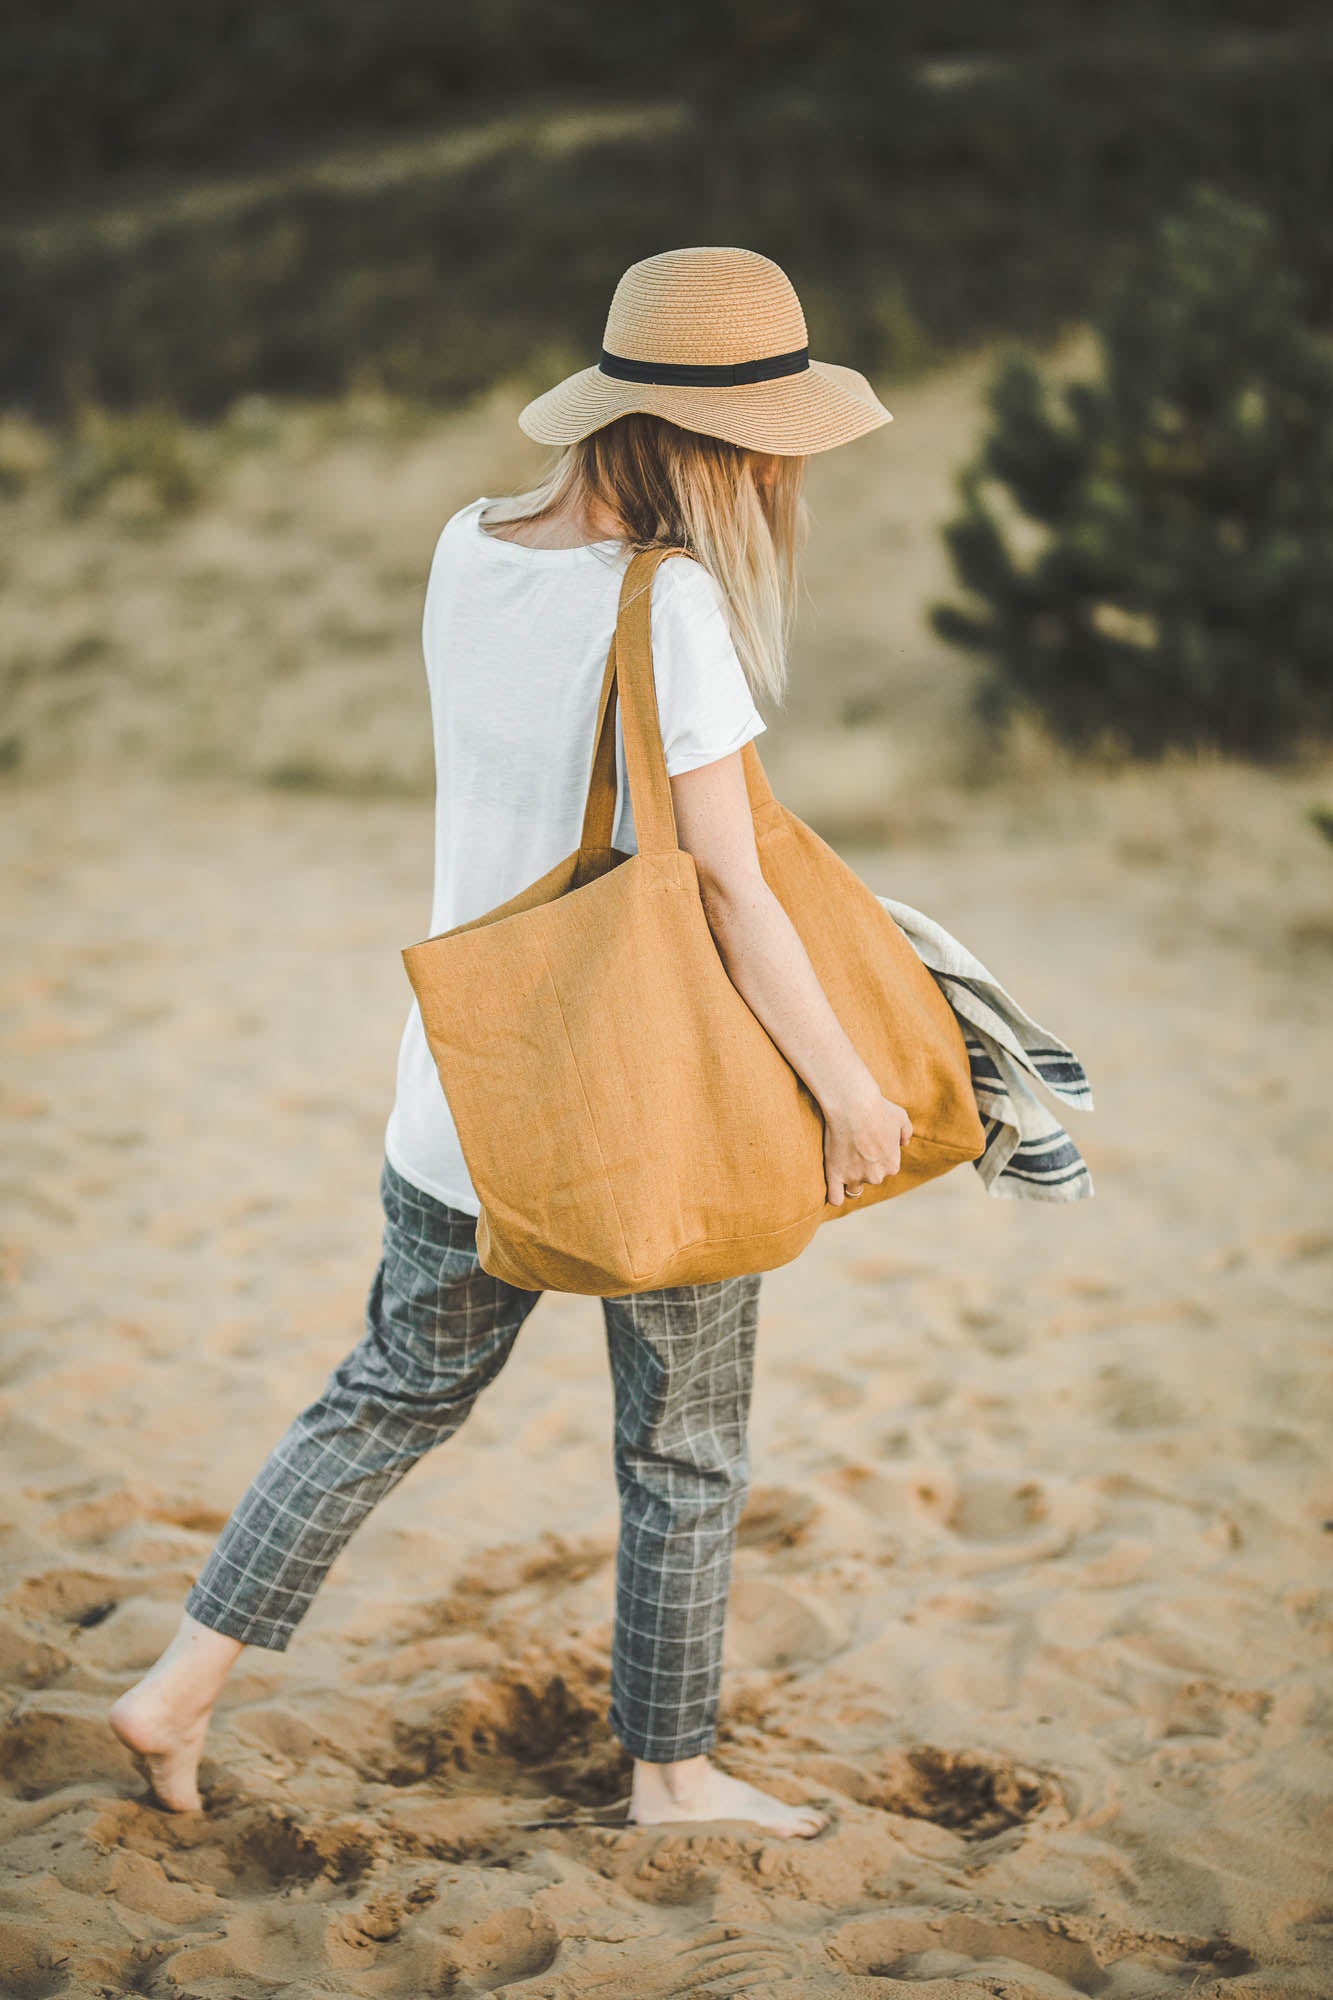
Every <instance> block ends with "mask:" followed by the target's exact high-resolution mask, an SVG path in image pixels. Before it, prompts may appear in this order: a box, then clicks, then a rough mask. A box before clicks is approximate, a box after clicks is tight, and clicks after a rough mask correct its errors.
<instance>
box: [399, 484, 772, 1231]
mask: <svg viewBox="0 0 1333 2000" xmlns="http://www.w3.org/2000/svg"><path fill="white" fill-rule="evenodd" d="M489 505H490V501H489V500H488V499H487V498H484V497H483V498H482V499H480V500H474V501H473V502H472V503H471V505H470V506H467V507H462V508H460V509H459V511H458V512H457V513H456V514H454V515H452V516H451V517H450V519H449V520H448V521H447V522H446V523H445V525H444V529H443V531H442V532H441V535H440V538H439V541H438V542H437V543H436V546H435V555H434V559H433V561H432V563H431V569H430V579H429V582H428V584H427V586H426V604H425V611H424V614H423V618H422V644H423V650H424V653H425V661H426V679H427V684H428V687H429V691H430V706H431V719H432V723H433V728H434V737H435V776H436V789H435V895H434V901H433V903H432V905H431V917H430V931H429V935H430V936H432V937H434V936H436V935H437V934H438V933H439V932H441V931H447V930H451V929H452V928H453V927H454V925H455V924H461V923H466V922H468V921H469V919H471V918H473V917H479V916H483V915H484V914H485V912H486V911H487V910H493V909H495V908H496V906H497V905H498V904H500V903H504V902H507V901H508V900H509V898H510V897H511V896H514V895H517V894H518V892H519V890H520V889H526V888H527V886H528V884H529V883H530V882H534V881H536V880H537V878H538V877H539V876H541V875H544V874H545V873H546V871H547V869H548V868H553V867H554V866H555V864H556V862H557V861H561V860H563V859H564V857H565V856H566V855H567V854H571V853H573V851H574V849H575V848H576V847H577V846H578V842H579V834H580V831H581V829H582V825H583V808H584V802H585V800H586V797H587V790H588V775H589V769H590V766H591V763H592V751H593V731H594V728H595V727H596V722H597V700H598V696H599V694H600V693H601V686H602V674H603V672H604V670H605V667H606V656H607V653H608V651H609V649H610V645H611V635H612V633H613V632H614V630H615V623H616V607H617V603H618V600H619V596H620V586H621V583H622V581H623V578H624V571H625V566H626V563H627V561H628V552H627V550H626V547H625V544H624V543H623V542H614V541H612V542H598V543H593V544H590V545H588V546H586V547H583V548H573V549H531V548H525V547H524V546H523V545H522V544H521V543H518V542H507V541H502V540H500V539H499V538H498V537H497V536H495V535H490V534H487V532H486V531H485V529H483V528H482V527H481V525H480V522H479V520H478V516H479V515H480V514H481V512H482V511H483V509H484V508H486V507H487V506H489ZM724 603H725V600H724V598H723V594H722V591H721V589H720V587H719V585H718V584H717V582H716V581H715V580H714V578H713V576H712V574H711V572H710V571H708V570H706V569H705V568H704V567H703V565H702V563H698V562H696V561H695V560H694V559H693V557H691V556H671V557H669V558H668V559H667V560H666V561H665V562H663V563H661V564H659V566H658V568H657V570H656V571H655V573H654V576H653V593H652V641H653V672H654V681H655V684H656V688H657V703H658V713H659V717H660V720H661V727H662V744H663V748H664V750H665V753H666V767H667V771H668V773H669V774H670V775H671V776H673V777H674V776H675V775H676V774H677V773H678V772H680V771H692V770H694V769H695V768H696V767H697V766H698V765H700V764H710V763H712V762H713V761H714V760H715V759H716V758H718V757H725V756H728V755H729V754H730V753H731V752H732V751H733V750H739V749H740V748H741V746H742V744H744V743H748V742H749V740H750V738H751V737H752V736H757V735H758V734H759V733H760V731H761V730H762V729H763V728H764V727H765V726H766V725H765V723H764V722H763V719H762V718H761V716H760V714H759V711H758V709H757V708H756V707H755V704H754V699H753V697H752V695H751V693H750V688H749V684H748V682H747V681H746V679H745V675H744V672H743V670H742V667H741V663H740V660H739V658H738V656H737V653H736V648H735V644H734V642H733V640H732V637H731V631H730V628H729V626H728V624H727V619H726V612H725V608H724ZM616 778H617V786H618V797H617V806H616V818H615V825H614V829H613V832H612V844H613V845H614V846H615V847H617V848H619V849H620V851H621V852H622V853H625V854H632V853H635V852H636V851H637V842H636V840H635V837H634V819H633V811H632V806H631V802H630V799H629V793H628V786H627V785H626V782H625V744H624V736H623V734H622V732H621V725H620V711H619V706H617V710H616ZM384 1146H385V1151H386V1153H387V1154H388V1157H389V1161H390V1163H391V1164H392V1165H393V1166H394V1167H395V1168H396V1169H397V1170H398V1172H399V1173H400V1174H402V1176H403V1177H404V1179H405V1180H408V1181H411V1182H412V1183H413V1185H414V1186H416V1187H419V1188H423V1189H424V1190H425V1191H426V1192H427V1193H428V1194H433V1195H435V1196H436V1197H437V1198H438V1199H439V1200H440V1201H444V1202H448V1203H449V1204H450V1205H451V1206H452V1207H454V1208H459V1209H462V1210H464V1211H465V1212H466V1213H467V1214H469V1215H476V1214H478V1213H479V1211H480V1203H479V1202H478V1199H477V1195H476V1192H475V1190H474V1188H473V1186H472V1182H471V1179H470V1178H469V1175H468V1171H467V1167H466V1165H465V1163H464V1160H463V1154H462V1150H461V1148H460V1146H459V1143H458V1135H457V1132H456V1130H455V1128H454V1122H453V1118H452V1116H451V1114H450V1111H449V1103H448V1099H447V1098H446V1097H445V1094H444V1091H443V1088H442V1087H441V1084H440V1080H439V1075H438V1072H437V1071H436V1068H435V1062H434V1058H433V1057H432V1055H431V1053H430V1049H429V1046H428V1044H427V1042H426V1036H425V1031H424V1030H423V1028H422V1025H421V1013H420V1010H419V1008H418V1006H417V1004H416V1001H415V1000H414V1001H413V1003H412V1009H411V1012H410V1013H409V1015H408V1017H407V1025H406V1027H405V1028H404V1030H403V1037H402V1042H401V1045H400V1047H399V1052H398V1087H397V1095H396V1098H395V1101H394V1106H393V1111H392V1113H391V1115H390V1118H389V1122H388V1126H387V1128H386V1130H385V1135H384Z"/></svg>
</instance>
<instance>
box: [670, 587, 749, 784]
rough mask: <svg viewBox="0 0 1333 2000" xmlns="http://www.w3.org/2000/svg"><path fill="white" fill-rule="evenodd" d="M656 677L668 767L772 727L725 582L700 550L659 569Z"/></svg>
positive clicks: (711, 757) (700, 760)
mask: <svg viewBox="0 0 1333 2000" xmlns="http://www.w3.org/2000/svg"><path fill="white" fill-rule="evenodd" d="M652 634H653V680H654V684H655V686H656V689H657V712H658V717H659V720H660V722H661V726H662V748H663V750H664V751H665V753H666V767H667V773H668V775H669V776H670V777H673V778H674V777H676V776H677V775H678V774H679V773H680V772H681V771H694V770H697V769H698V767H699V766H700V765H701V764H711V763H713V762H715V761H716V759H717V758H719V757H726V756H729V755H730V753H731V752H732V751H733V750H739V749H740V748H741V746H742V745H743V744H745V743H748V742H749V741H750V739H751V737H752V736H758V735H759V733H760V732H761V730H763V729H765V728H766V727H767V724H766V723H765V722H764V720H763V718H762V716H761V715H760V713H759V710H758V709H757V708H756V707H755V704H754V697H753V695H752V694H751V693H750V686H749V682H748V681H747V680H746V678H745V670H744V668H743V667H742V666H741V662H740V656H739V654H738V653H737V651H736V645H735V641H734V640H733V639H732V636H731V628H730V626H729V625H728V623H727V614H726V609H725V600H724V598H723V594H722V589H721V586H720V585H719V584H718V582H717V580H716V578H715V577H714V576H713V574H712V572H711V571H710V570H707V569H705V568H704V566H703V564H702V563H700V562H696V561H695V560H694V558H693V557H692V556H671V557H669V558H668V559H667V561H665V562H662V563H659V564H658V566H657V569H656V571H655V572H654V574H653V598H652Z"/></svg>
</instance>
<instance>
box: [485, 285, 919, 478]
mask: <svg viewBox="0 0 1333 2000" xmlns="http://www.w3.org/2000/svg"><path fill="white" fill-rule="evenodd" d="M808 340H809V336H808V334H807V333H806V326H805V315H804V313H803V312H802V311H801V302H800V300H799V299H798V298H797V296H796V293H795V291H794V289H793V287H792V283H791V280H790V279H789V278H788V276H787V274H786V272H785V271H784V270H782V268H781V266H780V265H777V264H775V263H774V262H773V261H772V259H771V258H769V257H761V256H760V255H759V253H758V252H757V251H755V250H737V249H730V248H722V247H705V248H701V249H690V250H664V251H662V253H661V254H660V256H657V257H644V258H643V259H641V261H640V262H639V263H637V264H631V265H630V267H629V269H628V270H627V271H626V272H625V274H624V276H623V277H622V278H621V280H620V282H619V284H618V285H617V286H616V289H615V293H614V296H613V297H612V300H611V310H610V312H609V313H608V314H607V317H606V330H605V332H604V333H603V335H602V356H601V359H600V361H598V362H596V363H594V365H593V366H592V367H591V368H580V369H579V370H578V371H577V373H575V374H573V375H567V376H566V377H565V379H564V381H563V382H557V383H556V385H555V387H554V388H553V389H548V390H546V392H545V394H544V395H541V396H537V397H535V398H534V400H533V401H532V402H530V403H528V404H527V405H526V407H525V408H524V409H522V410H521V411H520V412H519V418H518V422H519V428H520V430H522V431H524V432H525V433H526V435H527V436H528V437H530V438H535V439H536V440H537V442H538V443H539V444H557V445H559V444H574V443H576V442H577V440H578V439H579V438H585V437H587V436H588V434H589V432H591V431H596V430H600V429H601V427H602V425H603V424H609V423H611V422H612V421H613V419H614V418H616V417H623V416H625V415H627V414H628V413H629V412H630V411H631V410H646V411H648V412H649V413H650V414H652V415H653V416H658V417H666V418H668V419H669V420H670V422H672V423H673V424H680V425H681V426H682V428H684V429H685V430H692V431H703V432H704V433H706V434H707V435H708V436H710V437H720V438H727V439H729V440H730V441H731V443H732V444H739V445H745V446H747V447H748V448H749V449H750V450H751V451H763V452H776V453H779V454H789V455H792V456H805V455H806V454H808V453H810V452H816V451H828V450H830V449H831V448H832V447H833V446H834V445H837V444H847V443H849V442H850V440H851V439H852V438H856V437H861V436H862V435H863V434H864V433H865V432H866V431H873V430H876V429H878V427H879V426H880V425H881V424H888V423H892V422H893V413H892V411H890V410H886V409H885V407H884V405H883V404H882V403H881V402H880V400H879V398H878V397H877V396H876V394H875V392H874V390H873V389H872V388H871V386H870V384H869V382H867V380H866V378H865V376H864V375H860V374H858V373H857V371H856V369H855V368H845V367H843V366H841V365H840V364H839V363H838V362H836V361H812V360H811V358H810V350H809V345H808Z"/></svg>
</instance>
